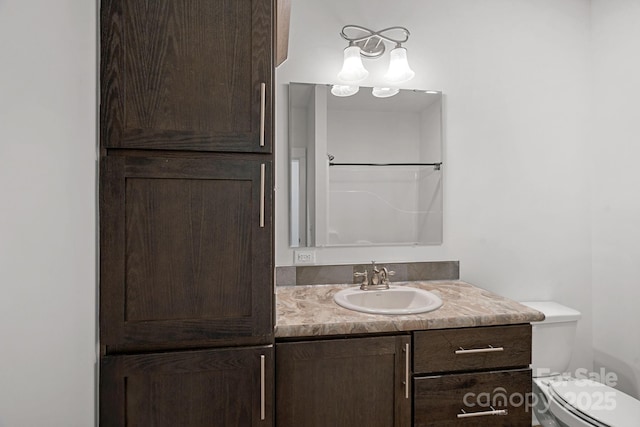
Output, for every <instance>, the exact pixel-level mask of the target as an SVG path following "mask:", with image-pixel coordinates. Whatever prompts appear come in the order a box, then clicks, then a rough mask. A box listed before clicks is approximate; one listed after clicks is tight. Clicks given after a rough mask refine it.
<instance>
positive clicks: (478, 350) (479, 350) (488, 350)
mask: <svg viewBox="0 0 640 427" xmlns="http://www.w3.org/2000/svg"><path fill="white" fill-rule="evenodd" d="M496 351H504V347H493V346H489V347H486V348H472V349H470V350H465V349H464V348H462V347H460V350H456V354H472V353H493V352H496Z"/></svg>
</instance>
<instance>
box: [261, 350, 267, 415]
mask: <svg viewBox="0 0 640 427" xmlns="http://www.w3.org/2000/svg"><path fill="white" fill-rule="evenodd" d="M264 370H265V356H264V354H261V355H260V419H261V420H264V419H265V418H266V415H265V413H266V404H265V384H264V382H265V378H264V376H265V372H264Z"/></svg>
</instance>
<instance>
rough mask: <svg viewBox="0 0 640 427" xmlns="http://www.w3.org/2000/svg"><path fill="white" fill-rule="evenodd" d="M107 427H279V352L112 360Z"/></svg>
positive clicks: (105, 382) (106, 371) (103, 412)
mask: <svg viewBox="0 0 640 427" xmlns="http://www.w3.org/2000/svg"><path fill="white" fill-rule="evenodd" d="M100 370H101V376H102V381H101V383H100V394H101V397H102V398H101V402H100V426H101V427H121V426H132V427H148V426H153V427H178V426H179V427H211V426H234V427H238V426H247V427H263V426H272V425H273V412H272V411H273V409H272V408H273V347H272V346H264V347H248V348H242V349H211V350H200V351H184V352H170V353H154V354H136V355H119V356H107V357H104V358H102V360H101V364H100Z"/></svg>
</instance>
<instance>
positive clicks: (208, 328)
mask: <svg viewBox="0 0 640 427" xmlns="http://www.w3.org/2000/svg"><path fill="white" fill-rule="evenodd" d="M101 175H102V177H101V179H102V180H101V182H102V187H101V194H100V197H101V210H100V214H101V223H102V227H101V235H100V239H101V241H100V246H101V255H100V256H101V260H100V268H101V285H100V289H101V294H100V310H101V316H100V318H101V325H100V326H101V332H100V333H101V337H100V338H101V343H102V344H103V345H106V346H107V348H106V350H107V352H116V351H138V350H157V349H177V348H190V347H202V346H211V345H230V344H231V345H233V344H251V343H267V342H270V339H271V337H272V334H273V327H272V325H273V323H272V297H273V273H272V271H273V265H272V264H273V261H272V258H273V256H272V252H273V249H272V247H273V243H272V242H273V238H272V231H271V228H272V227H271V224H272V215H271V212H272V206H273V205H272V199H273V197H272V192H271V191H269V188H273V184H272V178H271V176H272V172H271V164H270V163H269V162H267V161H260V160H247V159H244V160H235V159H229V158H228V156H227V158H224V159H217V158H212V157H192V158H185V157H129V156H126V157H125V156H122V157H119V156H109V157H106V158H103V159H102V164H101Z"/></svg>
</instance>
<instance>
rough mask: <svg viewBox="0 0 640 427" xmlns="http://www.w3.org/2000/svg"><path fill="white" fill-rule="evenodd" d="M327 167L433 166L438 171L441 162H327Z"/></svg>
mask: <svg viewBox="0 0 640 427" xmlns="http://www.w3.org/2000/svg"><path fill="white" fill-rule="evenodd" d="M329 166H433V168H434V169H435V170H440V167H441V166H442V162H438V163H334V162H329Z"/></svg>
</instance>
